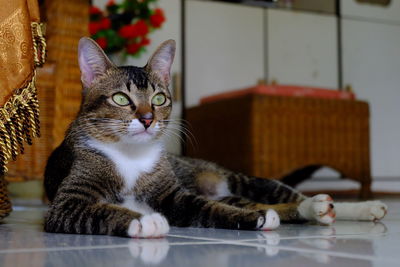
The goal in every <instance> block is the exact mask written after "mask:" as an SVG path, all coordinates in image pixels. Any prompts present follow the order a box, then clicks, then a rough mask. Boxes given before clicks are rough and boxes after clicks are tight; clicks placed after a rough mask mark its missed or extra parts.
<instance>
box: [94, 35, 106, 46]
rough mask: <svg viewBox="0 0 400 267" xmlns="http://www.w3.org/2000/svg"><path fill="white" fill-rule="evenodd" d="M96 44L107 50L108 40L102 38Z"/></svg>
mask: <svg viewBox="0 0 400 267" xmlns="http://www.w3.org/2000/svg"><path fill="white" fill-rule="evenodd" d="M96 42H97V43H98V44H99V46H100V47H101V48H102V49H106V47H107V39H106V38H104V37H100V38H98V39H96Z"/></svg>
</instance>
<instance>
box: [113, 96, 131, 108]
mask: <svg viewBox="0 0 400 267" xmlns="http://www.w3.org/2000/svg"><path fill="white" fill-rule="evenodd" d="M112 100H113V101H114V102H115V103H116V104H117V105H120V106H127V105H129V104H130V101H129V98H128V96H127V95H126V94H123V93H116V94H114V95H113V96H112Z"/></svg>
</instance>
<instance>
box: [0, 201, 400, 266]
mask: <svg viewBox="0 0 400 267" xmlns="http://www.w3.org/2000/svg"><path fill="white" fill-rule="evenodd" d="M388 205H389V214H388V216H387V217H386V218H385V219H384V220H383V221H382V222H379V223H373V222H343V221H342V222H340V221H339V222H337V223H335V224H334V225H332V226H329V227H326V226H318V225H292V224H291V225H282V226H281V227H280V228H279V229H278V230H276V231H270V232H257V231H238V230H222V229H201V228H176V227H173V228H172V229H171V232H170V234H169V235H168V237H166V238H162V239H129V238H120V237H110V236H90V235H67V234H50V233H44V232H43V231H42V222H43V215H44V212H45V208H44V207H40V206H37V207H18V206H17V207H14V212H13V213H12V214H11V216H9V217H8V218H6V220H5V221H4V222H3V223H1V224H0V266H1V267H3V266H4V267H18V266H190V267H195V266H221V267H224V266H307V267H313V266H335V267H337V266H352V267H356V266H384V267H390V266H400V200H399V201H389V202H388Z"/></svg>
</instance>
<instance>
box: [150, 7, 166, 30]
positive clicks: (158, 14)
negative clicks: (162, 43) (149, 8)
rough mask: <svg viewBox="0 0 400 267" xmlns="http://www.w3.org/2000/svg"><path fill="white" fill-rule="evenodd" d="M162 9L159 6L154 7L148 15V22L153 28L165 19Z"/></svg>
mask: <svg viewBox="0 0 400 267" xmlns="http://www.w3.org/2000/svg"><path fill="white" fill-rule="evenodd" d="M165 20H166V19H165V16H164V11H163V10H162V9H161V8H156V10H155V11H154V14H153V15H151V16H150V23H151V25H152V26H153V27H154V28H159V27H161V25H162V24H163V23H164V21H165Z"/></svg>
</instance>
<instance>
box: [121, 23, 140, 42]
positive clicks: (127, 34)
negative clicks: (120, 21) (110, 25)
mask: <svg viewBox="0 0 400 267" xmlns="http://www.w3.org/2000/svg"><path fill="white" fill-rule="evenodd" d="M118 34H119V35H120V36H121V37H124V38H127V39H129V38H134V37H136V36H135V35H136V32H135V26H134V25H132V24H131V25H125V26H122V27H121V28H120V29H119V31H118Z"/></svg>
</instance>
